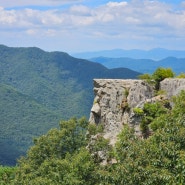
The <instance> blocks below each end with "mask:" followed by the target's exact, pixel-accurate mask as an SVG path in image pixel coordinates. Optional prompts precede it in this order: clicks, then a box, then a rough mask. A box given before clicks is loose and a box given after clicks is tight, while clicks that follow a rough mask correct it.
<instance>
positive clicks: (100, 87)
mask: <svg viewBox="0 0 185 185" xmlns="http://www.w3.org/2000/svg"><path fill="white" fill-rule="evenodd" d="M183 89H185V79H165V80H164V81H162V82H161V90H162V91H165V92H166V93H165V94H166V95H162V96H155V93H154V88H153V87H152V85H149V84H148V83H146V82H145V81H143V80H122V79H94V94H95V98H94V103H93V106H92V109H91V113H90V119H89V121H90V123H96V124H103V126H104V137H105V138H109V139H110V142H111V144H114V143H115V142H116V138H117V135H118V134H119V133H120V131H121V130H122V128H123V125H124V124H129V126H130V127H133V128H134V129H135V133H136V134H137V135H140V134H141V132H140V129H139V124H140V118H139V117H138V116H136V115H135V114H134V111H133V109H134V108H135V107H138V108H142V107H143V105H144V104H145V103H146V102H155V101H159V100H160V99H170V98H171V96H174V95H177V94H178V93H179V92H180V91H181V90H183Z"/></svg>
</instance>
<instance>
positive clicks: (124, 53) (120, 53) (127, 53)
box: [72, 48, 185, 60]
mask: <svg viewBox="0 0 185 185" xmlns="http://www.w3.org/2000/svg"><path fill="white" fill-rule="evenodd" d="M72 56H74V57H77V58H84V59H90V58H96V57H107V58H120V57H124V58H132V59H152V60H161V59H164V58H167V57H176V58H185V51H183V50H168V49H163V48H155V49H151V50H139V49H132V50H123V49H113V50H104V51H94V52H82V53H74V54H72Z"/></svg>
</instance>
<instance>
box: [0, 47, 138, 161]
mask: <svg viewBox="0 0 185 185" xmlns="http://www.w3.org/2000/svg"><path fill="white" fill-rule="evenodd" d="M139 74H140V73H138V72H135V71H132V70H129V69H125V68H119V69H107V68H106V67H104V66H103V65H101V64H98V63H94V62H90V61H87V60H82V59H76V58H73V57H71V56H69V55H68V54H67V53H63V52H45V51H43V50H41V49H39V48H35V47H33V48H10V47H6V46H3V45H0V84H2V85H1V86H0V91H2V92H1V96H0V102H1V103H0V117H1V118H0V127H1V136H2V137H1V138H0V148H1V155H0V164H1V163H3V164H13V163H14V162H15V158H17V157H18V156H19V155H20V154H24V152H25V151H26V149H27V148H28V147H29V146H30V145H31V143H32V138H33V137H35V136H38V135H41V134H43V133H45V132H46V131H47V130H49V129H50V128H51V127H56V126H57V125H58V121H59V119H68V118H70V117H73V116H76V117H81V116H84V115H85V116H86V117H88V116H89V112H90V108H91V104H92V101H93V78H136V77H137V76H138V75H139ZM5 84H6V85H5Z"/></svg>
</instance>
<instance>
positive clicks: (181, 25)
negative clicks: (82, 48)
mask: <svg viewBox="0 0 185 185" xmlns="http://www.w3.org/2000/svg"><path fill="white" fill-rule="evenodd" d="M24 1H25V0H24ZM34 1H35V0H34ZM34 1H32V2H34ZM74 1H75V0H74ZM74 1H72V0H68V1H63V0H46V2H56V3H58V2H60V3H64V2H74ZM79 1H80V0H79ZM79 1H78V0H76V1H75V2H79ZM1 2H2V3H3V2H4V1H2V0H0V3H1ZM8 2H10V0H7V4H8ZM11 2H12V0H11ZM19 2H20V4H21V2H23V0H20V1H19ZM36 2H38V1H35V2H34V3H36ZM41 2H42V1H41ZM38 4H39V3H38ZM22 5H23V4H22ZM4 30H7V31H8V30H9V31H10V32H11V33H12V32H15V33H18V32H19V31H20V32H21V34H22V35H23V34H24V33H25V35H27V36H32V37H33V36H37V35H39V36H41V35H42V36H43V37H44V36H51V37H53V38H54V37H55V38H56V39H59V40H62V39H64V40H65V39H66V38H68V39H70V38H73V40H76V39H81V40H84V39H87V38H88V39H90V38H91V41H92V39H95V38H97V39H99V40H101V39H102V42H103V41H104V42H105V40H106V41H107V42H108V40H109V39H110V40H111V42H113V40H112V39H115V40H116V39H118V40H117V42H118V43H119V42H121V40H122V42H123V41H125V40H129V39H130V40H133V41H134V40H136V41H138V42H144V41H145V42H146V43H147V42H151V41H153V40H154V39H156V40H157V39H158V40H160V42H162V40H163V39H166V38H169V39H172V38H174V39H175V38H184V39H185V32H184V30H185V8H184V7H183V4H182V7H181V9H178V10H177V9H175V8H173V7H172V5H168V4H166V3H162V2H159V1H149V0H142V1H138V0H133V1H130V2H125V1H122V2H111V1H110V2H108V3H107V4H104V5H101V6H98V7H94V8H92V7H91V8H90V7H87V6H85V5H82V4H76V5H71V6H70V7H69V8H66V9H57V7H54V8H53V9H49V10H39V9H31V8H25V9H10V10H7V9H5V8H3V7H1V8H0V33H1V32H3V31H4ZM11 33H10V34H11ZM41 33H42V34H41ZM76 36H77V37H78V38H75V37H76ZM45 39H47V38H45ZM165 42H166V40H165ZM84 43H85V41H84Z"/></svg>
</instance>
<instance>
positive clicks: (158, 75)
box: [152, 67, 175, 90]
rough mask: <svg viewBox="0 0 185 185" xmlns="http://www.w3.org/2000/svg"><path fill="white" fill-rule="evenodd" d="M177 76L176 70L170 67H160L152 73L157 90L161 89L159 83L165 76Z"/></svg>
mask: <svg viewBox="0 0 185 185" xmlns="http://www.w3.org/2000/svg"><path fill="white" fill-rule="evenodd" d="M174 76H175V74H174V72H173V71H172V69H170V68H162V67H159V68H157V69H156V70H155V72H154V73H153V74H152V79H154V80H155V82H156V84H155V88H156V90H159V85H160V82H161V81H162V80H164V79H165V78H173V77H174Z"/></svg>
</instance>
